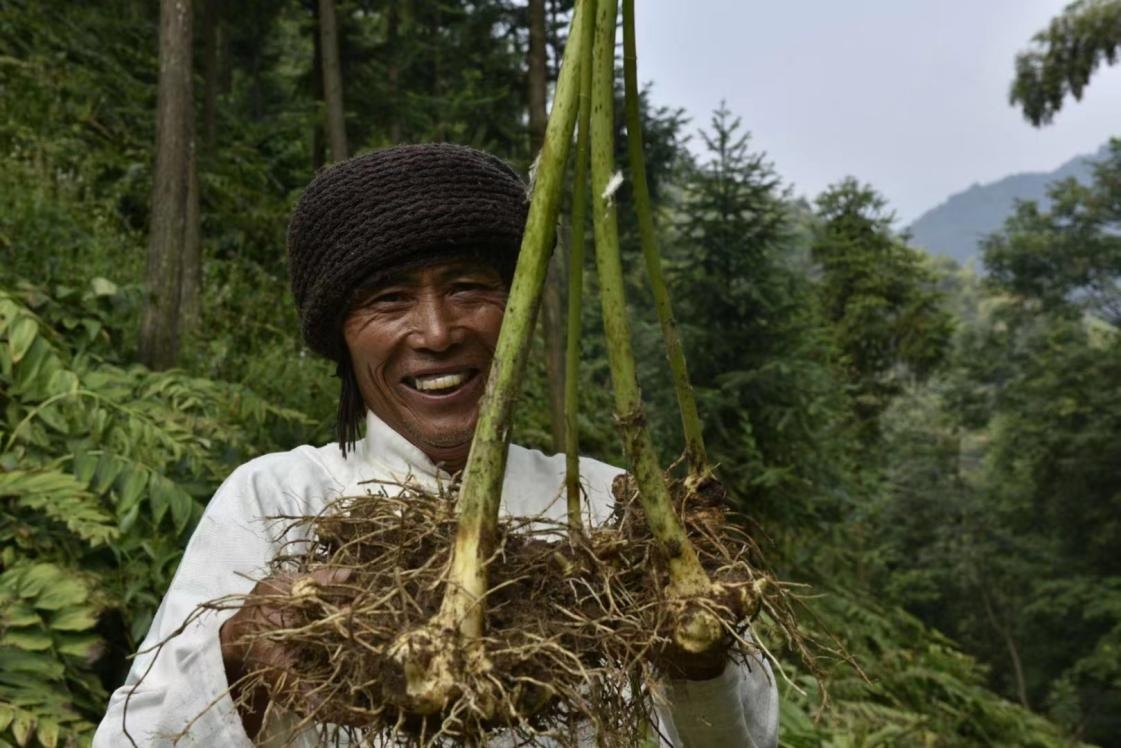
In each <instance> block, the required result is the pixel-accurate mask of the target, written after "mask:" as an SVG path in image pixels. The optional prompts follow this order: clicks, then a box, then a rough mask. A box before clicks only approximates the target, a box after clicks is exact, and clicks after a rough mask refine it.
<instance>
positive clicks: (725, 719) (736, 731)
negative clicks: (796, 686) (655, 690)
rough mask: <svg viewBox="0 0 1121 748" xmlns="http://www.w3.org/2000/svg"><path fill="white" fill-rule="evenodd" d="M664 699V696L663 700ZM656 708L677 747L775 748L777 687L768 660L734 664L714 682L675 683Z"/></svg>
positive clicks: (657, 700)
mask: <svg viewBox="0 0 1121 748" xmlns="http://www.w3.org/2000/svg"><path fill="white" fill-rule="evenodd" d="M659 696H660V698H659ZM654 706H655V709H656V711H657V713H658V718H659V721H660V723H661V725H660V727H661V733H662V737H663V745H665V742H664V741H665V740H668V741H669V744H670V745H672V746H674V748H774V747H775V746H777V745H778V722H779V719H778V716H779V704H778V688H777V686H776V685H775V679H774V676H773V674H772V672H771V667H770V665H769V664H768V663H767V662H766V660H762V659H754V658H752V659H750V660H748V662H746V663H742V664H741V663H732V662H730V663H729V664H728V666H727V667H726V668H725V669H724V672H723V673H722V674H721V675H720V676H718V677H716V678H713V679H712V680H706V681H687V680H672V681H669V682H667V683H665V684H664V693H663V694H660V695H656V696H655V699H654Z"/></svg>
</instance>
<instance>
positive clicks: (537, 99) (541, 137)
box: [528, 0, 565, 452]
mask: <svg viewBox="0 0 1121 748" xmlns="http://www.w3.org/2000/svg"><path fill="white" fill-rule="evenodd" d="M546 39H547V35H546V33H545V0H529V59H528V68H529V76H528V78H529V146H530V152H531V153H532V154H533V156H534V158H536V157H537V154H538V153H540V151H541V146H542V144H543V143H544V142H545V125H546V123H547V122H548V112H547V111H546V108H545V100H546V98H547V97H548V88H549V74H548V62H547V59H548V54H547V51H546V46H545V45H546ZM563 247H564V243H563V242H561V241H559V240H558V242H557V245H556V249H555V250H554V251H553V257H552V260H551V261H550V262H549V275H548V277H547V279H546V281H545V290H544V292H543V296H542V300H541V315H540V317H539V319H540V320H541V337H542V339H543V340H544V343H545V378H546V381H547V386H548V388H549V417H550V422H551V425H552V437H553V450H554V451H556V452H561V451H564V325H565V314H564V290H563V288H562V285H563V283H564V259H565V258H564V254H565V253H564V249H563Z"/></svg>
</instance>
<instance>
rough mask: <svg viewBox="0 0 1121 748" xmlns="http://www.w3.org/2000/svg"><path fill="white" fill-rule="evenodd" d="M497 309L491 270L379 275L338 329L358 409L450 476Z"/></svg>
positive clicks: (448, 268) (466, 438)
mask: <svg viewBox="0 0 1121 748" xmlns="http://www.w3.org/2000/svg"><path fill="white" fill-rule="evenodd" d="M505 306H506V286H505V284H504V283H503V281H502V277H501V276H500V275H499V274H498V272H497V271H495V270H494V269H492V268H490V267H489V266H487V265H484V264H482V263H479V262H476V261H470V260H456V261H449V262H446V263H440V264H436V265H432V266H429V267H424V268H419V269H416V270H411V271H406V272H402V273H400V274H397V275H393V276H391V277H389V278H387V279H386V281H385V282H383V283H380V284H378V285H377V286H376V287H374V288H372V289H370V290H369V293H365V294H363V296H362V298H360V299H359V301H358V302H357V303H356V304H355V306H354V307H353V308H352V309H351V310H350V312H349V314H348V315H347V317H346V320H345V322H344V323H343V338H344V339H345V341H346V346H347V348H348V349H349V351H350V357H351V361H352V363H353V366H354V374H355V377H356V378H357V380H358V387H359V390H360V391H361V392H362V398H363V400H365V402H366V407H367V408H369V409H370V410H371V411H373V412H374V414H375V415H377V416H378V417H379V418H381V419H382V420H383V421H385V422H386V423H387V424H388V425H389V426H390V427H391V428H393V430H394V431H396V432H397V433H399V434H401V435H402V436H404V437H405V438H406V439H408V440H409V441H410V442H412V443H413V444H414V445H416V446H417V447H419V448H420V449H421V450H422V451H423V452H424V453H425V454H426V455H428V456H429V458H431V459H432V460H433V461H434V462H436V463H442V464H443V465H444V466H445V467H447V468H448V469H450V470H458V469H460V468H462V467H463V464H464V462H465V461H466V459H467V452H468V450H469V449H470V446H471V438H472V436H473V435H474V433H475V421H476V419H477V417H478V412H479V398H480V397H481V396H482V394H483V388H484V386H485V384H486V379H487V372H488V371H489V370H490V363H491V359H493V358H494V349H495V346H496V345H497V343H498V330H499V328H500V327H501V325H502V314H503V312H504V310H505Z"/></svg>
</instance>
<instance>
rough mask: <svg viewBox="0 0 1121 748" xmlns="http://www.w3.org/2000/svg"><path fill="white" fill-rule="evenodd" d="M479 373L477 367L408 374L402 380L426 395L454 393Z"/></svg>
mask: <svg viewBox="0 0 1121 748" xmlns="http://www.w3.org/2000/svg"><path fill="white" fill-rule="evenodd" d="M478 375H479V370H478V369H475V368H464V369H458V370H453V371H445V372H436V373H429V374H418V375H416V376H407V377H405V378H404V379H403V380H402V381H403V382H404V384H405V385H406V386H407V387H410V388H411V389H414V390H416V391H417V392H420V393H422V394H425V395H431V396H446V395H452V394H454V393H455V392H456V391H457V390H459V389H460V388H461V387H463V386H464V385H465V384H468V383H470V382H471V381H472V380H474V379H475V378H476V377H477V376H478Z"/></svg>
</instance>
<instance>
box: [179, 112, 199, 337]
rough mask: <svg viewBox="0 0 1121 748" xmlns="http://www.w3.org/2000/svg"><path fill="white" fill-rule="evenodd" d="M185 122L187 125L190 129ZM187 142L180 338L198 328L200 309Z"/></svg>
mask: <svg viewBox="0 0 1121 748" xmlns="http://www.w3.org/2000/svg"><path fill="white" fill-rule="evenodd" d="M192 115H193V112H192ZM193 124H194V123H193V121H192V119H188V125H193ZM190 129H191V131H192V137H190V138H189V139H188V149H189V150H188V153H187V208H186V217H185V225H184V226H183V264H182V277H181V280H180V288H179V330H180V333H181V334H182V335H183V336H186V335H189V334H190V333H192V332H194V331H195V330H196V329H197V328H198V324H199V314H200V310H201V307H202V238H201V236H200V233H199V175H198V147H197V146H196V143H195V138H194V137H193V131H194V127H191V128H190Z"/></svg>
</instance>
